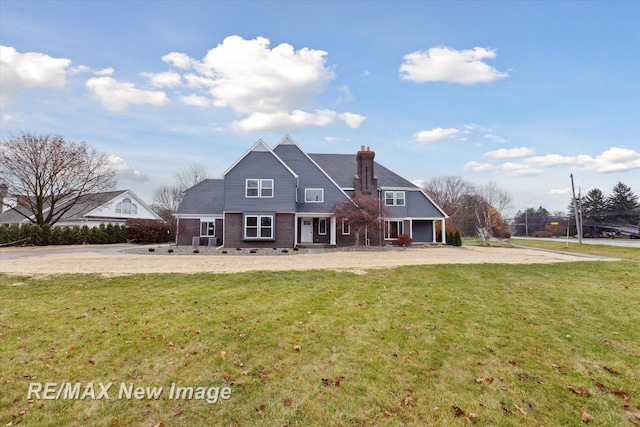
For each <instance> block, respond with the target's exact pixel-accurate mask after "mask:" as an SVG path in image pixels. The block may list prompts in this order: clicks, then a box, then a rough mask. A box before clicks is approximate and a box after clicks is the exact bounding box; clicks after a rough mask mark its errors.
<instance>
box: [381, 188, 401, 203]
mask: <svg viewBox="0 0 640 427" xmlns="http://www.w3.org/2000/svg"><path fill="white" fill-rule="evenodd" d="M384 204H385V206H404V191H385V192H384Z"/></svg>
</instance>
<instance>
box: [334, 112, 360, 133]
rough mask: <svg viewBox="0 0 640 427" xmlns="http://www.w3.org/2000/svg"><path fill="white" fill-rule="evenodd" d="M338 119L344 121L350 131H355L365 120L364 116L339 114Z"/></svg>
mask: <svg viewBox="0 0 640 427" xmlns="http://www.w3.org/2000/svg"><path fill="white" fill-rule="evenodd" d="M338 118H339V119H340V120H342V121H344V122H345V123H346V124H347V126H349V127H350V128H351V129H357V128H358V127H360V125H361V124H362V122H364V121H365V120H366V117H365V116H362V115H360V114H355V113H340V114H338Z"/></svg>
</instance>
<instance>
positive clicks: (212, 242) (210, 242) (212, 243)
mask: <svg viewBox="0 0 640 427" xmlns="http://www.w3.org/2000/svg"><path fill="white" fill-rule="evenodd" d="M216 243H218V239H217V238H216V237H209V243H208V245H207V246H215V245H216Z"/></svg>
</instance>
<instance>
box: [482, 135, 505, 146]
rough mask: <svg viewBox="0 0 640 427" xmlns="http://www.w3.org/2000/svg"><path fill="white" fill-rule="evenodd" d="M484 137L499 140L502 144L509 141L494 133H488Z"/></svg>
mask: <svg viewBox="0 0 640 427" xmlns="http://www.w3.org/2000/svg"><path fill="white" fill-rule="evenodd" d="M484 137H485V139H490V140H492V141H495V142H498V143H500V144H504V143H505V142H507V140H506V139H504V138H502V137H501V136H497V135H493V134H487V135H485V136H484Z"/></svg>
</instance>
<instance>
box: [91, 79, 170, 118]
mask: <svg viewBox="0 0 640 427" xmlns="http://www.w3.org/2000/svg"><path fill="white" fill-rule="evenodd" d="M86 86H87V88H89V90H91V91H92V93H93V96H94V97H95V98H96V99H97V100H98V101H99V102H100V103H101V104H102V105H103V107H105V108H106V109H108V110H111V111H117V112H121V111H125V110H126V109H127V108H128V107H129V104H134V105H143V104H149V105H152V106H154V107H162V106H164V105H166V104H167V103H169V98H167V95H166V94H165V93H164V92H159V91H151V90H142V89H137V88H136V87H135V85H134V84H133V83H128V82H119V81H117V80H116V79H114V78H112V77H93V78H91V79H89V80H87V83H86Z"/></svg>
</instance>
